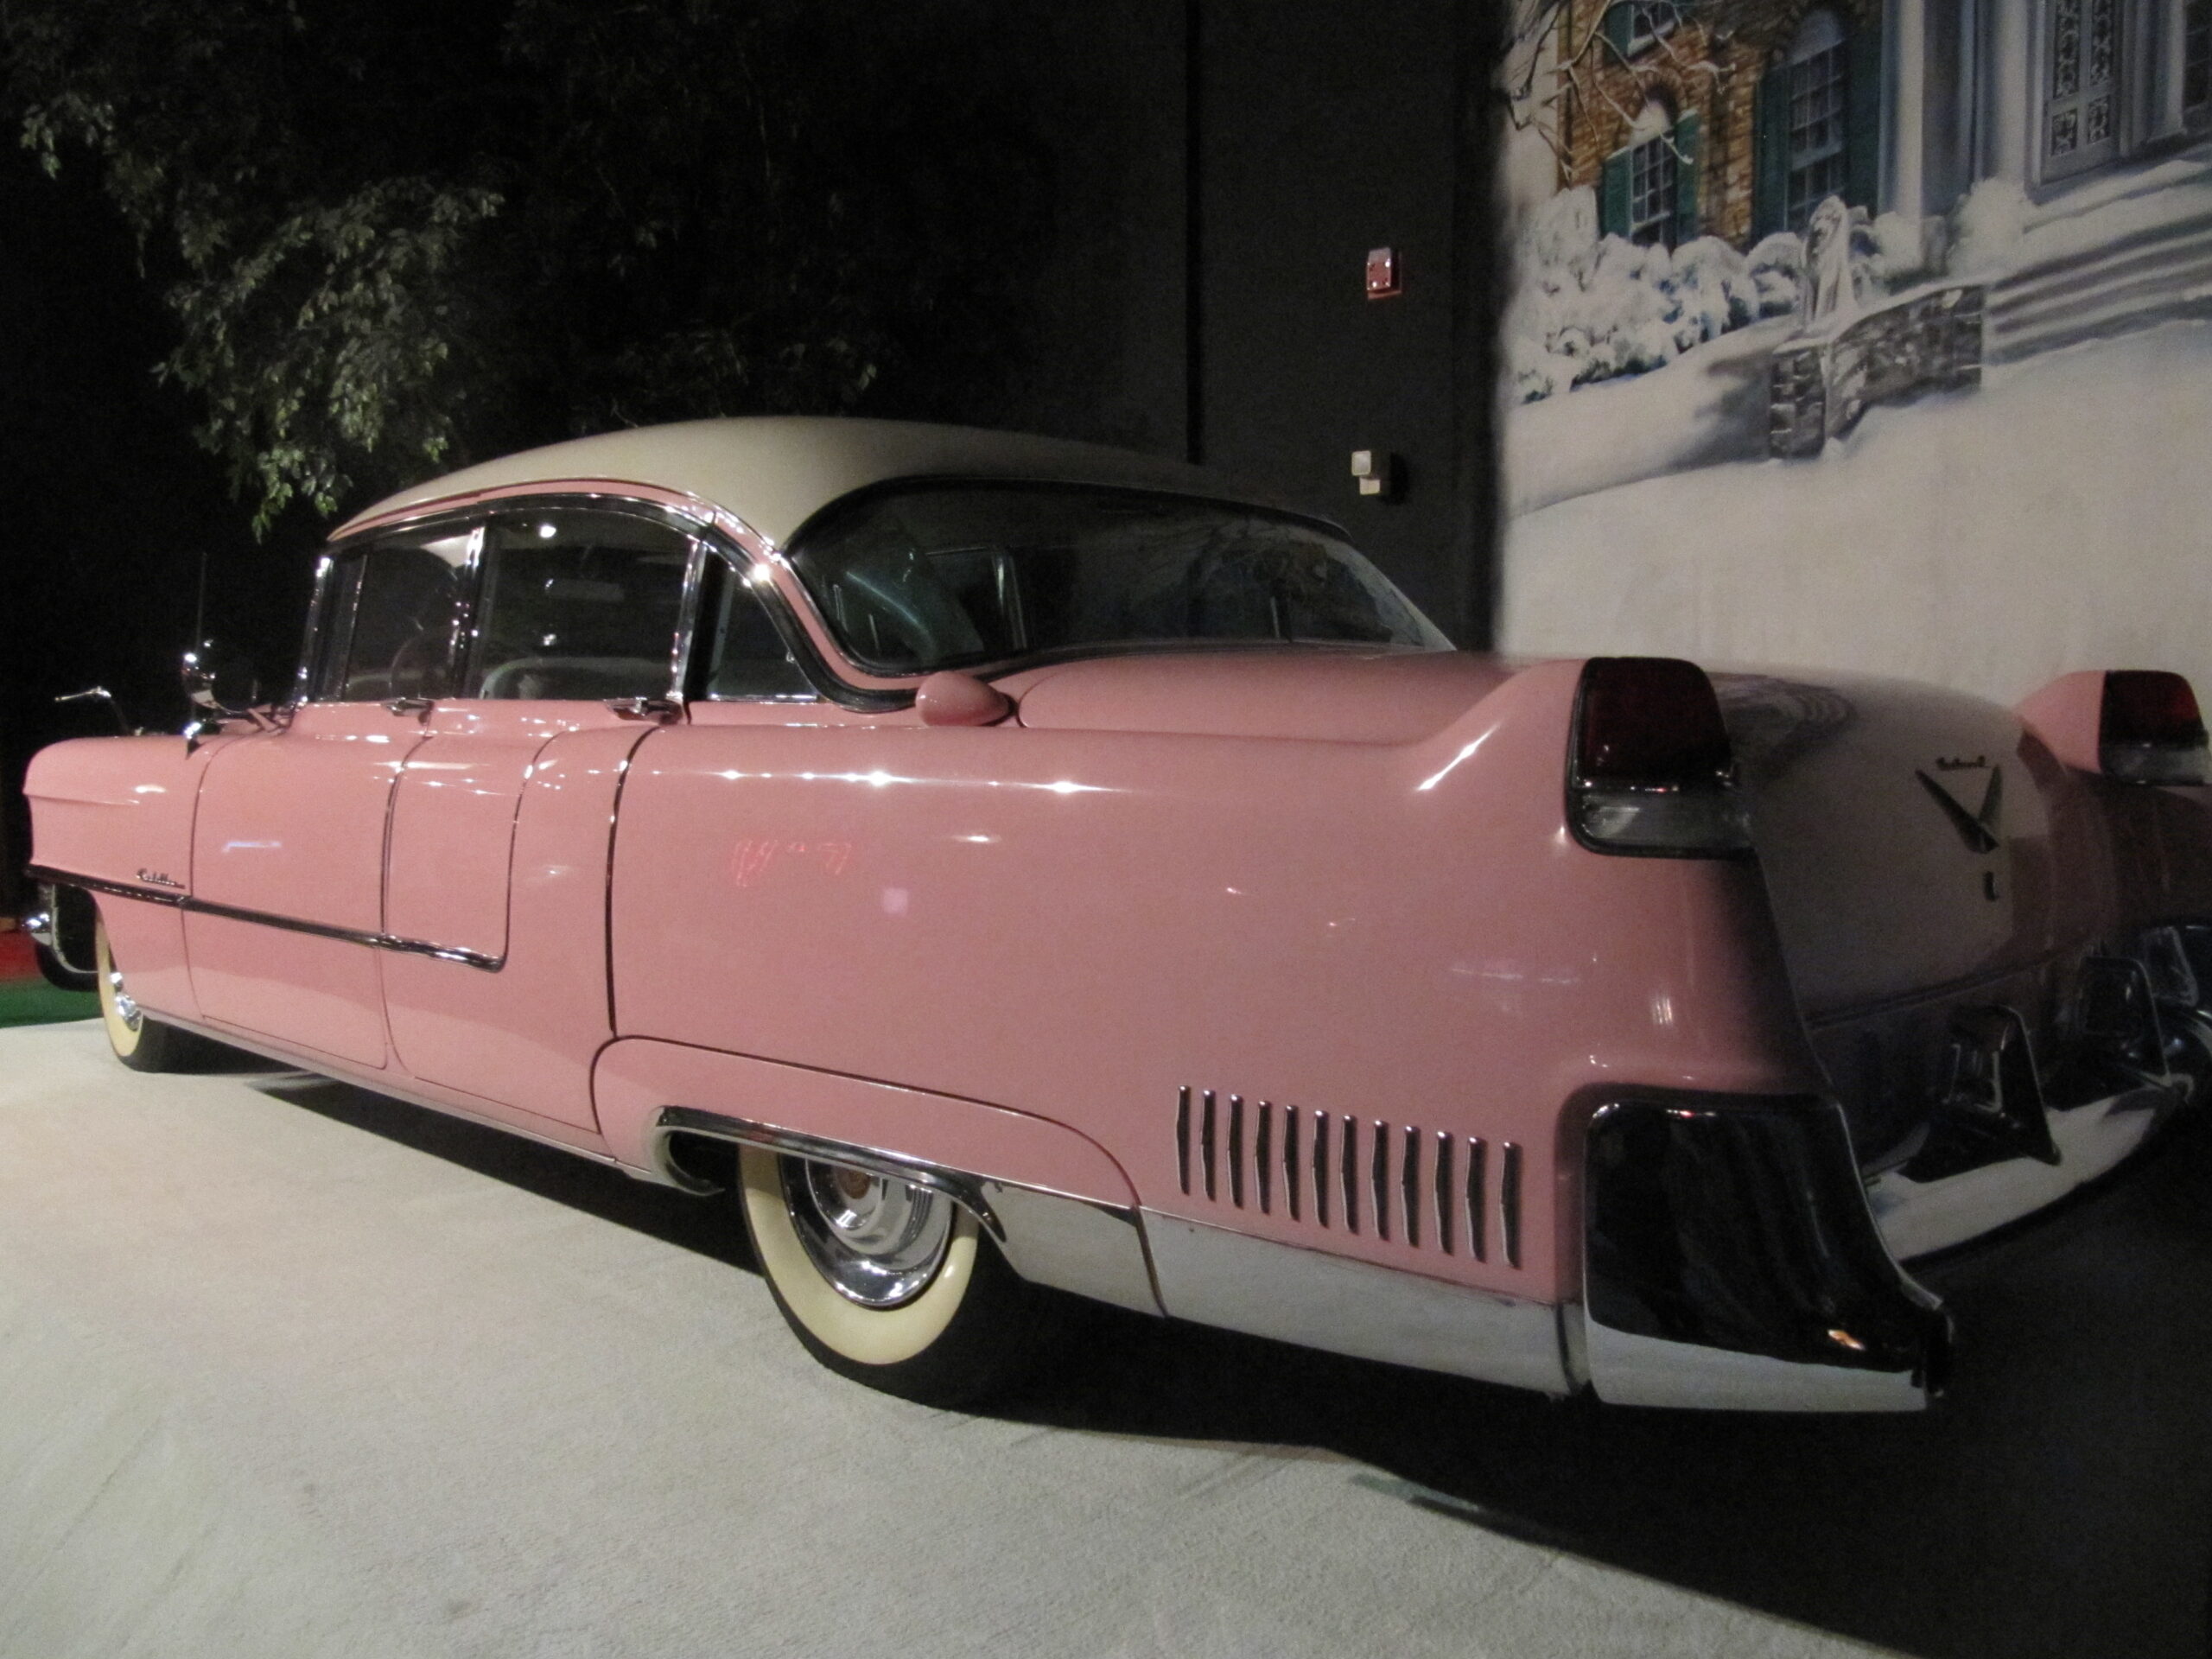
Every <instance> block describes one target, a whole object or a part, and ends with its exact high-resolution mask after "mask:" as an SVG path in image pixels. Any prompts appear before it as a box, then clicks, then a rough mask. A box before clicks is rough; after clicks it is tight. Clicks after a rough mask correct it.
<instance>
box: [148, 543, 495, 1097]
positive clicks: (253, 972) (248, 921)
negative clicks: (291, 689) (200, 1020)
mask: <svg viewBox="0 0 2212 1659" xmlns="http://www.w3.org/2000/svg"><path fill="white" fill-rule="evenodd" d="M467 553H468V537H467V536H465V535H461V536H455V535H451V534H447V535H443V536H428V537H424V536H415V537H404V536H403V537H391V538H386V539H384V540H380V541H378V542H376V543H371V544H369V545H366V546H363V547H357V548H353V549H349V550H346V552H345V553H343V554H341V555H340V556H338V557H337V559H336V561H335V563H334V564H333V566H332V567H331V569H329V570H328V571H327V573H326V574H325V576H324V579H323V582H322V584H321V600H320V613H319V616H318V634H317V637H318V639H319V641H320V645H319V648H318V652H317V658H316V660H315V661H314V662H312V663H310V664H308V688H307V691H308V696H307V701H305V702H303V703H302V704H301V706H300V707H299V708H298V709H297V710H296V712H295V714H294V715H293V716H292V719H291V721H289V724H288V725H287V726H285V727H284V728H283V729H282V730H280V731H272V732H264V733H262V734H257V735H256V736H252V737H249V738H244V739H241V740H239V741H235V742H232V743H227V744H226V745H224V747H222V749H221V751H220V752H219V753H217V754H216V755H215V756H214V758H213V760H210V761H209V763H208V766H207V772H206V773H205V774H204V776H203V778H202V780H201V783H200V798H199V807H198V811H197V814H196V816H195V817H194V826H193V838H192V878H191V881H192V892H193V896H194V898H195V899H197V900H198V901H199V907H198V908H195V909H194V911H193V912H190V913H188V915H187V917H186V918H185V943H186V950H187V953H188V956H189V957H190V960H191V964H192V968H191V971H192V988H193V995H194V997H195V998H196V999H197V1000H198V1001H199V1004H200V1011H201V1012H202V1013H203V1014H205V1015H206V1016H207V1018H208V1019H210V1020H214V1021H217V1022H219V1023H221V1024H224V1025H228V1026H232V1027H236V1028H238V1030H240V1031H243V1032H248V1033H257V1034H260V1035H263V1036H267V1037H270V1038H274V1039H277V1040H278V1041H280V1042H283V1043H288V1044H295V1045H297V1046H300V1047H302V1048H307V1049H312V1050H315V1051H316V1052H321V1053H325V1054H330V1055H334V1056H336V1057H337V1058H340V1059H345V1060H350V1061H353V1063H354V1064H356V1065H369V1066H382V1065H385V1063H386V1058H387V1047H386V1042H385V1021H384V1006H383V997H382V994H381V991H380V989H379V987H378V957H379V956H380V955H381V954H382V949H381V945H380V941H381V939H382V938H383V936H384V935H385V918H384V893H383V885H384V846H385V818H386V815H387V813H388V811H389V810H390V806H391V794H392V788H393V785H394V783H395V781H396V780H397V778H398V776H399V773H400V771H401V768H402V767H403V766H404V765H405V763H406V760H407V758H408V756H409V755H410V753H412V752H413V751H414V749H415V747H416V745H418V744H419V743H421V742H422V741H423V724H422V716H423V712H424V711H425V710H427V709H429V707H430V706H431V704H430V700H431V699H432V698H433V697H435V696H436V695H437V694H438V693H440V692H441V691H442V690H444V688H445V683H446V674H447V665H448V661H449V659H450V656H451V652H452V649H453V645H454V628H455V625H456V622H457V619H458V611H457V609H456V603H457V600H458V597H459V594H460V592H461V581H460V577H461V571H462V569H464V567H465V565H466V563H467Z"/></svg>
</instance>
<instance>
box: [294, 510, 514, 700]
mask: <svg viewBox="0 0 2212 1659" xmlns="http://www.w3.org/2000/svg"><path fill="white" fill-rule="evenodd" d="M473 539H474V537H473V536H472V535H471V533H470V532H468V531H461V532H460V533H458V534H454V535H448V536H443V537H434V538H430V539H427V540H423V539H405V540H394V541H388V542H378V543H374V544H373V545H372V546H370V547H367V548H365V549H362V550H359V551H357V552H348V553H346V554H343V555H341V556H340V558H339V562H338V567H337V569H335V570H334V572H333V573H332V583H331V588H330V599H329V604H328V609H327V613H326V620H325V622H324V624H323V640H322V645H321V653H320V657H319V660H318V666H317V671H316V674H315V685H314V688H313V690H312V693H311V695H313V696H315V697H317V698H319V699H321V700H324V701H329V702H385V701H386V700H388V699H390V698H392V697H438V696H445V695H446V694H447V693H448V690H450V689H451V678H452V676H451V670H452V663H453V647H454V621H455V607H456V604H457V602H458V601H459V599H460V596H461V571H462V569H464V567H465V566H466V565H467V560H468V552H469V546H470V543H471V542H472V540H473Z"/></svg>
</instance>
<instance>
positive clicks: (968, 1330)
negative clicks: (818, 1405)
mask: <svg viewBox="0 0 2212 1659" xmlns="http://www.w3.org/2000/svg"><path fill="white" fill-rule="evenodd" d="M739 1162H740V1169H741V1176H742V1186H743V1191H744V1200H745V1215H746V1220H747V1224H749V1225H750V1227H751V1229H752V1232H753V1251H754V1253H755V1254H756V1255H758V1256H759V1258H760V1270H761V1272H762V1274H764V1275H766V1279H767V1281H768V1288H769V1289H770V1291H772V1293H773V1294H774V1295H775V1298H776V1306H777V1307H778V1309H779V1311H781V1313H783V1316H784V1319H785V1322H786V1323H788V1324H789V1325H790V1326H791V1330H792V1331H793V1332H794V1333H796V1334H797V1336H798V1339H799V1341H800V1342H801V1343H803V1344H805V1346H806V1350H807V1351H808V1352H809V1353H810V1354H812V1355H813V1356H814V1357H815V1358H817V1359H818V1360H820V1361H821V1362H822V1363H823V1364H824V1365H827V1366H828V1367H829V1369H830V1370H833V1371H836V1372H837V1373H838V1374H839V1375H840V1376H848V1377H850V1378H852V1379H853V1380H854V1381H855V1382H860V1383H867V1384H868V1386H869V1387H870V1388H874V1389H882V1390H883V1391H884V1392H886V1393H887V1394H895V1395H902V1396H904V1397H905V1398H906V1399H909V1400H918V1401H920V1402H923V1403H924V1404H925V1405H933V1406H952V1405H958V1404H962V1403H963V1402H969V1401H972V1400H975V1399H977V1398H979V1397H981V1396H982V1395H987V1394H988V1393H990V1392H992V1391H993V1390H995V1389H999V1388H1001V1387H1003V1386H1004V1385H1005V1384H1006V1383H1008V1382H1010V1381H1012V1380H1013V1379H1014V1377H1015V1376H1018V1375H1019V1374H1020V1372H1021V1371H1023V1370H1026V1369H1027V1367H1028V1366H1029V1364H1030V1363H1032V1362H1033V1359H1034V1358H1035V1357H1036V1355H1037V1353H1038V1351H1039V1348H1040V1347H1041V1345H1042V1343H1043V1340H1044V1337H1045V1335H1046V1332H1047V1331H1048V1330H1049V1328H1050V1327H1052V1325H1054V1324H1055V1322H1056V1321H1055V1319H1054V1318H1053V1315H1054V1313H1055V1311H1056V1310H1055V1309H1054V1307H1053V1306H1052V1301H1051V1300H1050V1297H1051V1294H1050V1293H1049V1292H1046V1291H1043V1290H1039V1288H1038V1287H1035V1286H1033V1285H1031V1284H1029V1283H1027V1281H1024V1280H1022V1279H1021V1278H1020V1277H1019V1276H1018V1275H1016V1274H1015V1273H1014V1269H1013V1268H1009V1267H1007V1264H1006V1259H1005V1258H1004V1257H1003V1256H1001V1255H1000V1254H999V1252H998V1250H997V1249H996V1247H995V1246H994V1245H993V1244H992V1243H991V1242H990V1240H988V1238H986V1237H984V1236H983V1235H982V1230H981V1229H980V1228H978V1227H977V1225H976V1218H975V1217H973V1216H971V1215H970V1214H969V1213H968V1211H966V1210H964V1209H963V1208H962V1207H961V1206H960V1205H957V1204H955V1203H954V1202H953V1201H952V1199H950V1198H947V1197H946V1196H945V1195H944V1193H942V1192H934V1191H932V1190H931V1189H929V1188H927V1187H921V1186H916V1185H912V1183H910V1182H906V1181H900V1180H895V1179H889V1178H887V1177H884V1176H879V1175H871V1174H868V1173H864V1172H861V1171H859V1170H855V1169H849V1168H844V1167H841V1166H837V1165H834V1164H826V1163H820V1162H817V1161H815V1160H811V1159H806V1158H798V1157H791V1156H788V1155H784V1154H777V1153H772V1152H764V1151H760V1150H757V1149H755V1148H753V1147H745V1148H743V1149H742V1151H741V1156H740V1160H739Z"/></svg>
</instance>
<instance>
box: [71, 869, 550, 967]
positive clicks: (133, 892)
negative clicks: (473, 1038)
mask: <svg viewBox="0 0 2212 1659" xmlns="http://www.w3.org/2000/svg"><path fill="white" fill-rule="evenodd" d="M30 873H31V874H32V875H34V876H35V877H36V878H37V879H39V880H42V881H52V882H54V883H56V884H57V885H60V886H64V887H82V888H84V889H85V890H86V892H88V893H107V894H109V895H110V896H111V897H113V898H117V899H142V900H143V901H144V902H146V903H148V904H154V905H168V906H171V907H173V908H175V909H178V910H181V911H183V912H186V913H187V914H188V915H194V916H214V917H219V918H221V919H223V920H225V921H232V922H251V923H252V924H253V925H256V926H257V927H274V928H278V929H281V930H282V931H285V932H287V933H305V934H308V935H310V936H311V937H313V938H319V939H338V940H340V941H342V942H344V943H346V944H365V945H367V946H369V947H370V948H371V949H372V950H395V951H397V952H399V953H400V954H401V955H403V956H410V957H432V958H434V959H435V960H436V961H439V962H457V963H461V965H462V966H464V967H467V968H478V969H483V970H484V971H485V972H486V973H492V974H496V973H498V972H499V969H502V968H504V967H505V966H506V965H507V959H506V957H505V953H504V952H503V953H502V954H500V955H499V956H496V957H493V956H486V954H485V953H484V952H482V951H480V950H463V949H462V948H461V946H459V945H454V944H438V943H437V942H436V941H435V940H432V939H410V938H404V937H403V936H401V935H399V934H397V933H375V932H369V931H365V930H363V929H360V928H353V927H340V926H338V925H335V924H334V923H330V922H310V921H308V920H305V919H304V918H301V917H297V916H280V915H277V914H276V913H275V912H271V911H265V910H249V909H247V908H245V906H242V905H222V904H217V903H215V902H214V901H213V899H195V898H194V897H193V896H192V895H191V894H190V893H177V892H175V891H172V890H170V889H168V888H165V887H142V886H139V885H137V883H134V882H129V881H109V880H103V879H101V878H100V877H98V876H90V875H74V874H71V873H70V872H68V871H67V870H55V869H49V868H46V867H45V866H43V865H33V866H32V867H31V871H30Z"/></svg>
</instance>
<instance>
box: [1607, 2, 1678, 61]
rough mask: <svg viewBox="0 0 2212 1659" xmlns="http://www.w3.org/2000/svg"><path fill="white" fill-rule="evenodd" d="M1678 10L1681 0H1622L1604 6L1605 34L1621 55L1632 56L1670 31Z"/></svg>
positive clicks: (1671, 31)
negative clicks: (1650, 0)
mask: <svg viewBox="0 0 2212 1659" xmlns="http://www.w3.org/2000/svg"><path fill="white" fill-rule="evenodd" d="M1681 12H1682V8H1681V3H1680V0H1657V3H1649V0H1623V3H1621V4H1618V5H1614V6H1608V7H1607V8H1606V9H1605V38H1606V40H1607V41H1610V42H1611V45H1612V48H1613V50H1614V51H1616V52H1618V54H1620V55H1621V56H1622V57H1624V58H1632V57H1634V56H1636V55H1637V54H1638V53H1640V52H1643V51H1646V50H1648V49H1649V48H1651V47H1654V46H1656V45H1657V44H1658V43H1659V41H1661V40H1662V39H1663V38H1665V37H1666V36H1667V35H1671V34H1673V33H1674V31H1675V25H1676V24H1677V23H1679V22H1681Z"/></svg>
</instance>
